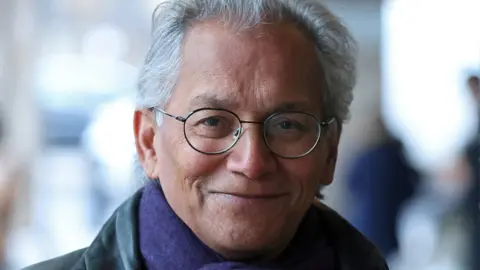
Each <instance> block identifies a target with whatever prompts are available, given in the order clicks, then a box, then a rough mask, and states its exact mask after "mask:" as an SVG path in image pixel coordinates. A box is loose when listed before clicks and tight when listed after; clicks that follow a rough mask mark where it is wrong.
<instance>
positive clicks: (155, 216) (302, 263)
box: [139, 181, 336, 270]
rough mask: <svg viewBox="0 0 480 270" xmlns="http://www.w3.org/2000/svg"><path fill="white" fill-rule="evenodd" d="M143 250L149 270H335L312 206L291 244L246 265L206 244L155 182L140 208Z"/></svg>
mask: <svg viewBox="0 0 480 270" xmlns="http://www.w3.org/2000/svg"><path fill="white" fill-rule="evenodd" d="M139 230H140V232H139V233H140V251H141V254H142V257H143V259H144V265H145V268H146V269H148V270H166V269H168V270H175V269H181V270H230V269H244V270H257V269H258V270H273V269H298V270H310V269H311V270H314V269H315V270H334V269H336V267H335V254H334V251H333V249H332V248H331V246H329V245H328V243H327V241H326V237H325V235H323V234H322V230H321V224H320V220H319V215H318V211H317V210H316V209H315V208H314V207H313V206H312V208H311V209H310V210H309V211H308V213H307V215H306V217H305V218H304V220H303V222H302V223H301V224H300V226H299V229H298V232H297V234H296V235H295V237H294V239H293V240H292V241H291V243H290V245H289V247H287V249H286V250H285V251H284V252H283V253H282V255H281V256H279V259H277V260H276V261H272V262H269V263H262V264H260V263H259V264H251V263H249V264H245V263H240V262H231V261H227V260H225V259H223V258H222V257H221V256H220V255H219V254H217V253H215V252H214V251H213V250H211V249H210V248H208V247H207V246H206V245H204V244H203V243H202V242H201V241H200V240H199V239H198V238H197V237H196V236H195V234H194V233H193V232H192V231H191V230H190V229H189V228H188V227H187V226H186V225H185V224H184V223H183V222H182V220H181V219H180V218H179V217H178V216H177V215H176V214H175V213H174V212H173V210H172V208H171V207H170V206H169V204H168V203H167V201H166V199H165V196H164V195H163V192H162V190H161V188H160V186H159V184H157V183H155V182H153V181H152V182H151V183H148V184H147V185H146V186H145V189H144V191H143V195H142V199H141V201H140V209H139Z"/></svg>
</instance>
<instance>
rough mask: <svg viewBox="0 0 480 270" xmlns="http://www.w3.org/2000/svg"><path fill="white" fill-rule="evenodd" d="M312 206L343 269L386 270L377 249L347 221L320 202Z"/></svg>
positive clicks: (385, 265) (386, 267)
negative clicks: (315, 209)
mask: <svg viewBox="0 0 480 270" xmlns="http://www.w3.org/2000/svg"><path fill="white" fill-rule="evenodd" d="M314 206H315V207H316V208H317V209H318V211H319V213H320V218H321V220H322V222H323V224H324V228H325V230H326V233H327V234H328V236H329V238H330V241H331V242H332V245H333V246H334V248H335V251H336V253H337V255H338V257H339V260H340V263H341V264H342V266H345V269H358V270H360V269H365V270H367V269H368V270H388V266H387V263H386V261H385V259H384V258H383V256H382V254H381V253H380V251H379V250H378V249H377V247H376V246H375V245H374V244H373V243H372V242H370V240H368V239H367V238H366V237H365V236H364V235H363V234H362V233H360V232H359V231H358V230H357V229H355V228H354V227H353V226H352V225H351V224H350V223H349V222H348V221H347V220H345V219H344V218H343V217H341V216H340V214H338V213H337V212H336V211H334V210H333V209H331V208H330V207H328V206H326V205H325V204H323V203H322V202H320V201H317V200H316V201H315V203H314ZM352 267H354V268H352ZM342 269H343V268H342Z"/></svg>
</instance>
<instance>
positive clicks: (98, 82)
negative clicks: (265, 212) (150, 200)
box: [0, 0, 480, 270]
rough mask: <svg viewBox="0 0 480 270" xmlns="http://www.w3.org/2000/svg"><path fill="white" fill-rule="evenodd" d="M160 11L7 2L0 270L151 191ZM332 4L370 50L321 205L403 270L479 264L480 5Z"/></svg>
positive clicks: (0, 20) (402, 0) (132, 4)
mask: <svg viewBox="0 0 480 270" xmlns="http://www.w3.org/2000/svg"><path fill="white" fill-rule="evenodd" d="M160 1H161V0H139V1H127V0H115V1H113V0H2V1H0V269H3V268H2V266H3V267H4V269H19V268H21V267H24V266H26V265H29V264H32V263H36V262H39V261H42V260H45V259H49V258H52V257H55V256H58V255H61V254H64V253H67V252H69V251H72V250H74V249H78V248H82V247H85V246H87V245H88V244H89V243H90V242H91V241H92V240H93V238H94V237H95V235H96V233H97V232H98V230H99V229H100V226H101V225H102V224H103V223H104V222H105V221H106V219H107V218H108V217H109V215H110V214H111V213H112V212H113V210H114V209H115V208H116V207H117V206H118V205H119V204H120V203H121V202H122V201H123V200H124V199H126V198H127V197H128V196H129V195H131V194H132V193H133V192H134V191H135V190H136V189H137V188H138V187H139V186H141V185H142V183H140V182H139V180H137V179H135V178H134V177H133V170H134V168H133V166H132V165H133V163H132V157H133V155H134V145H133V134H132V113H133V110H134V103H133V95H134V91H135V87H136V78H137V72H138V69H139V67H140V66H141V64H142V62H143V57H144V55H145V54H146V50H147V49H148V46H149V37H150V18H151V13H152V11H153V9H154V7H155V6H156V5H157V4H158V3H159V2H160ZM324 2H326V3H327V5H329V7H331V8H332V9H333V10H334V11H335V12H336V13H337V14H339V15H340V17H342V18H343V19H344V20H345V22H346V24H347V25H348V26H350V28H351V29H352V31H353V33H354V35H355V36H356V38H357V39H358V41H359V44H360V55H359V81H358V85H357V88H356V90H355V101H354V103H353V105H352V119H351V121H350V122H349V123H348V124H347V125H346V127H345V130H344V134H343V138H342V141H341V148H340V155H339V158H340V159H339V161H338V168H337V173H336V180H335V182H334V184H333V185H332V186H331V187H330V188H329V189H327V191H326V202H327V203H328V204H329V205H330V206H332V207H333V208H334V209H336V210H337V211H339V212H340V213H341V214H343V215H344V216H345V217H346V218H347V219H348V220H349V221H351V222H352V223H353V224H354V225H355V226H356V227H357V228H358V229H359V230H360V231H362V232H363V233H364V234H366V235H367V236H368V237H370V238H371V239H372V240H373V241H374V242H375V243H376V244H377V245H378V247H379V248H380V250H381V251H382V252H383V253H384V254H385V255H386V256H387V257H388V260H389V264H390V266H391V269H393V270H397V269H409V270H424V269H429V270H430V269H432V270H433V269H435V270H437V269H438V270H443V269H445V270H447V269H448V270H450V269H452V270H462V269H469V270H474V269H476V270H478V269H480V264H478V263H479V262H478V257H480V256H479V255H480V249H479V246H478V245H479V243H480V239H479V238H480V236H479V235H480V233H479V230H480V228H479V226H480V225H479V207H480V205H479V197H480V196H479V194H480V188H479V176H478V173H479V171H480V168H479V156H480V155H479V153H478V144H479V139H478V138H479V133H478V131H479V125H478V118H479V116H480V105H479V104H480V103H479V100H480V99H479V97H480V94H479V93H480V90H479V80H478V76H479V75H480V1H478V0H458V1H446V0H445V1H438V0H396V1H393V0H390V1H387V0H385V1H380V0H362V1H353V0H350V1H349V0H329V1H324ZM476 76H477V77H476ZM475 259H476V260H477V262H475Z"/></svg>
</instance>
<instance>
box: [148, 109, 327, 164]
mask: <svg viewBox="0 0 480 270" xmlns="http://www.w3.org/2000/svg"><path fill="white" fill-rule="evenodd" d="M152 109H153V110H155V111H158V112H160V113H162V114H164V115H167V116H169V117H172V118H174V119H175V120H177V121H180V122H182V123H183V124H184V125H183V126H184V128H183V132H184V135H185V139H186V140H187V142H188V144H189V145H190V146H191V147H192V148H193V149H195V150H196V151H198V152H200V153H203V154H207V155H218V154H223V153H225V152H227V151H229V150H230V149H232V147H233V146H235V144H236V143H237V142H238V140H239V139H240V137H241V135H242V134H243V132H244V128H243V124H258V125H262V126H263V139H264V141H265V144H266V145H267V147H268V149H269V150H270V151H271V152H272V153H274V154H275V155H277V156H280V157H282V158H291V159H293V158H300V157H303V156H306V155H308V154H309V153H310V152H312V151H313V149H314V148H315V146H316V145H317V143H318V141H319V140H320V135H321V133H322V128H325V127H326V126H328V125H330V124H331V123H332V122H333V121H334V120H335V118H331V119H329V120H328V121H324V122H321V121H319V120H318V119H317V118H316V117H315V116H314V115H312V114H309V113H306V112H300V111H291V112H290V111H289V112H278V113H274V114H272V115H270V116H269V117H268V118H266V119H265V121H263V122H257V121H244V120H240V118H239V117H238V116H237V115H236V114H235V113H233V112H231V111H229V110H225V109H215V108H202V109H197V110H194V111H192V112H191V113H189V114H188V115H187V116H186V117H182V116H177V115H172V114H170V113H167V112H166V111H164V110H162V109H159V108H152Z"/></svg>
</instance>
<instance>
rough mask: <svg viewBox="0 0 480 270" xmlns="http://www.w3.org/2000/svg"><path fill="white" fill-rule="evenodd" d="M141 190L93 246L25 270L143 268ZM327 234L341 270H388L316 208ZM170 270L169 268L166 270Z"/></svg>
mask: <svg viewBox="0 0 480 270" xmlns="http://www.w3.org/2000/svg"><path fill="white" fill-rule="evenodd" d="M141 196H142V190H140V191H138V192H137V193H136V194H135V195H134V196H132V197H131V198H130V199H128V200H127V201H126V202H125V203H124V204H123V205H121V206H120V207H119V208H118V209H117V210H116V211H115V213H114V214H113V215H112V217H111V218H110V219H109V220H108V221H107V222H106V223H105V225H104V226H103V228H102V229H101V231H100V233H99V234H98V236H97V237H96V238H95V240H94V241H93V243H92V244H91V245H90V247H88V248H85V249H81V250H78V251H75V252H72V253H69V254H67V255H64V256H62V257H59V258H56V259H53V260H49V261H46V262H42V263H39V264H36V265H33V266H30V267H27V268H25V269H24V270H134V269H138V270H140V269H143V265H142V258H141V255H140V251H139V244H138V227H137V224H138V222H137V218H138V215H137V212H138V205H139V202H140V198H141ZM317 206H318V207H319V209H320V212H321V213H322V215H323V219H324V220H325V222H326V224H325V225H326V226H325V227H326V228H327V232H326V233H327V234H328V235H329V236H331V237H332V238H331V239H332V240H333V241H332V242H333V243H334V245H335V246H334V247H335V249H336V252H337V254H338V256H339V259H340V264H341V268H340V269H339V270H386V269H388V267H387V265H386V263H385V260H384V259H383V258H382V256H381V255H380V254H379V252H378V250H377V249H376V248H375V246H374V245H373V244H371V243H370V242H369V241H368V240H367V239H365V237H364V236H363V235H362V234H360V233H359V232H358V231H357V230H356V229H354V228H353V227H352V226H351V225H350V224H349V223H348V222H347V221H345V220H344V219H343V218H342V217H340V216H339V215H338V214H337V213H336V212H334V211H333V210H331V209H330V208H328V207H327V206H325V205H323V204H321V203H319V204H318V205H317ZM166 270H168V269H166Z"/></svg>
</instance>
